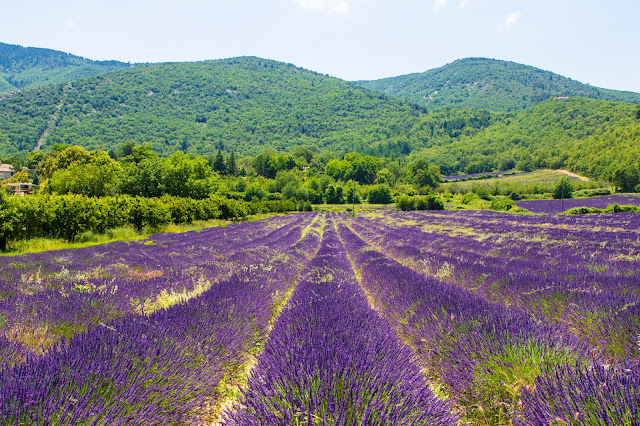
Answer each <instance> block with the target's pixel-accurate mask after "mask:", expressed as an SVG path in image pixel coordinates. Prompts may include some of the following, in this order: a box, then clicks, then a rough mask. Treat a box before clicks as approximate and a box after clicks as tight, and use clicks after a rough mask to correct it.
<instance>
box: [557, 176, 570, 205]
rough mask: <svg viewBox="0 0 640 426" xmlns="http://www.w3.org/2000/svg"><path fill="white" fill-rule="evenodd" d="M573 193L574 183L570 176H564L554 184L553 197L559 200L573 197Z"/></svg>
mask: <svg viewBox="0 0 640 426" xmlns="http://www.w3.org/2000/svg"><path fill="white" fill-rule="evenodd" d="M572 194H573V183H571V180H569V178H568V177H566V176H563V177H561V178H560V179H556V181H555V182H554V184H553V191H552V195H553V198H555V199H556V200H559V199H561V198H571V196H572Z"/></svg>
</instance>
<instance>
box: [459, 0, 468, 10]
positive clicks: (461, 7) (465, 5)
mask: <svg viewBox="0 0 640 426" xmlns="http://www.w3.org/2000/svg"><path fill="white" fill-rule="evenodd" d="M469 3H471V0H462V1H461V2H460V3H458V7H459V8H460V9H464V8H465V7H467V6H469Z"/></svg>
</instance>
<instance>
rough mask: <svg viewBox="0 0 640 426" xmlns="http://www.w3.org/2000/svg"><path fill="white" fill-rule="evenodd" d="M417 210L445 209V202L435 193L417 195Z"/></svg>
mask: <svg viewBox="0 0 640 426" xmlns="http://www.w3.org/2000/svg"><path fill="white" fill-rule="evenodd" d="M415 206H416V210H444V203H443V202H442V200H441V199H440V198H438V197H436V196H435V195H425V196H421V197H415Z"/></svg>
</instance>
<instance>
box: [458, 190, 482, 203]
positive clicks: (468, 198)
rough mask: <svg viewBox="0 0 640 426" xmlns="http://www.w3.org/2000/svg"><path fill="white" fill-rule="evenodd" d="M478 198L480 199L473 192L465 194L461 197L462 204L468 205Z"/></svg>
mask: <svg viewBox="0 0 640 426" xmlns="http://www.w3.org/2000/svg"><path fill="white" fill-rule="evenodd" d="M478 198H480V197H478V196H477V195H476V194H474V193H473V192H467V193H466V194H464V195H463V196H462V204H469V203H470V202H471V201H473V200H477V199H478Z"/></svg>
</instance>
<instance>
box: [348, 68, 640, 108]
mask: <svg viewBox="0 0 640 426" xmlns="http://www.w3.org/2000/svg"><path fill="white" fill-rule="evenodd" d="M354 83H355V84H359V85H362V86H363V87H367V88H369V89H372V90H376V91H379V92H382V93H385V94H387V95H390V96H394V97H398V98H401V99H405V100H408V101H411V102H416V103H418V104H420V105H424V106H425V107H427V108H429V109H439V108H449V107H464V108H479V109H489V110H493V111H518V110H523V109H526V108H528V107H531V106H533V105H537V104H538V103H540V102H542V101H544V100H546V99H549V98H551V97H554V96H577V97H585V98H590V99H599V100H608V101H615V102H630V103H638V102H640V93H635V92H631V91H620V90H612V89H604V88H599V87H594V86H591V85H588V84H584V83H580V82H578V81H575V80H572V79H571V78H568V77H564V76H562V75H559V74H556V73H553V72H551V71H545V70H542V69H540V68H536V67H533V66H530V65H524V64H519V63H517V62H512V61H503V60H498V59H490V58H479V57H472V58H463V59H458V60H455V61H453V62H451V63H449V64H446V65H444V66H442V67H438V68H433V69H430V70H427V71H424V72H420V73H411V74H405V75H401V76H396V77H387V78H383V79H378V80H360V81H354Z"/></svg>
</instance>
